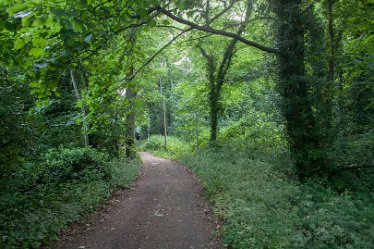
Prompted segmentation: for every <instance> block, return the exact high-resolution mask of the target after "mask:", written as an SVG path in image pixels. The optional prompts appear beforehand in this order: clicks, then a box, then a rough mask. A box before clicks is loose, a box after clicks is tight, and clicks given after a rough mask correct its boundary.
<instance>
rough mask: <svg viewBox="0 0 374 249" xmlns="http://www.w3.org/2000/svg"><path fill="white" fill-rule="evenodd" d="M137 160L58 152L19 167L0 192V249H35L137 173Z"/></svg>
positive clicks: (75, 151)
mask: <svg viewBox="0 0 374 249" xmlns="http://www.w3.org/2000/svg"><path fill="white" fill-rule="evenodd" d="M139 166H140V163H139V161H138V160H133V161H129V160H127V159H124V158H114V159H110V158H109V156H108V155H107V154H105V153H102V152H98V151H96V150H94V149H91V148H87V149H85V148H59V149H52V150H49V151H48V152H46V153H45V154H44V155H43V156H42V157H41V158H40V159H39V160H37V161H35V162H28V163H24V164H23V165H22V167H21V168H20V169H19V170H17V171H16V172H15V173H13V174H12V175H11V176H9V177H7V178H4V179H2V180H5V179H6V181H2V182H1V183H2V184H1V191H0V248H7V249H12V248H39V247H40V246H41V245H42V244H46V243H49V242H50V241H52V240H54V239H57V236H58V233H59V232H60V231H61V229H63V228H64V227H66V225H67V224H69V223H71V222H73V221H75V220H77V219H79V218H80V217H81V216H82V215H83V214H85V213H87V212H88V211H90V210H93V209H95V208H96V207H98V205H99V204H100V203H101V202H102V201H103V200H105V199H106V198H108V197H109V196H110V194H111V193H112V192H113V191H114V190H116V189H119V188H122V187H125V186H126V185H127V184H128V183H129V182H130V181H131V180H132V179H133V178H134V177H135V176H136V175H137V174H138V172H139Z"/></svg>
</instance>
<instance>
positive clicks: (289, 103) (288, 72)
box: [277, 0, 326, 180]
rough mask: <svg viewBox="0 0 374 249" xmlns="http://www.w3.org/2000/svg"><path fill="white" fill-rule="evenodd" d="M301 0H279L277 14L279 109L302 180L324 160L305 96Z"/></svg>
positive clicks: (310, 108) (323, 163) (312, 116)
mask: <svg viewBox="0 0 374 249" xmlns="http://www.w3.org/2000/svg"><path fill="white" fill-rule="evenodd" d="M300 3H301V0H279V1H278V6H277V15H278V18H279V28H278V43H279V44H278V46H279V49H280V52H279V54H278V59H279V91H280V94H281V96H282V104H281V110H282V112H283V114H284V117H285V119H286V123H287V124H286V128H287V133H288V136H289V143H290V150H291V155H292V157H293V159H294V161H295V166H296V169H297V173H298V175H299V178H300V179H301V180H304V179H305V178H306V177H308V176H311V175H316V174H320V173H322V172H323V170H324V165H325V162H326V161H325V155H324V153H323V150H321V149H320V146H319V143H320V136H321V134H320V132H319V131H318V129H317V126H316V121H315V117H314V115H313V110H312V106H311V100H310V98H309V96H308V79H307V77H306V74H305V65H304V60H305V58H304V57H305V55H304V30H303V22H302V15H301V11H300Z"/></svg>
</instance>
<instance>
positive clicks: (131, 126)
mask: <svg viewBox="0 0 374 249" xmlns="http://www.w3.org/2000/svg"><path fill="white" fill-rule="evenodd" d="M133 73H134V67H133V66H131V68H130V74H131V75H132V74H133ZM136 95H137V93H136V92H134V91H133V89H131V86H128V87H127V88H126V101H127V102H128V103H129V108H128V110H127V114H126V124H125V146H126V157H127V158H133V157H135V148H134V145H135V140H134V138H135V110H134V107H135V98H136Z"/></svg>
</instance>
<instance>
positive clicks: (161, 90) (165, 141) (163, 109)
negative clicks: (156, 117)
mask: <svg viewBox="0 0 374 249" xmlns="http://www.w3.org/2000/svg"><path fill="white" fill-rule="evenodd" d="M160 93H161V97H162V113H163V123H164V127H163V128H164V147H165V150H167V149H168V147H167V139H166V137H167V123H166V105H165V98H164V94H163V89H162V78H161V77H160Z"/></svg>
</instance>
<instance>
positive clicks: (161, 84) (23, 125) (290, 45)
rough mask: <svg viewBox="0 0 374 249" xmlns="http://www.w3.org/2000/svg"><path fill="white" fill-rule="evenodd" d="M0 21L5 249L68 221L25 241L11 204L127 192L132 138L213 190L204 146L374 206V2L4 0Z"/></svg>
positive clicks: (0, 231) (0, 229)
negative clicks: (77, 192) (85, 192)
mask: <svg viewBox="0 0 374 249" xmlns="http://www.w3.org/2000/svg"><path fill="white" fill-rule="evenodd" d="M0 16H1V18H0V90H1V91H0V181H1V183H0V191H1V192H0V198H1V200H6V201H3V204H1V206H0V210H2V211H3V210H6V212H5V211H4V215H3V214H1V215H0V223H3V224H4V225H1V226H0V235H1V236H2V237H1V239H0V242H1V243H2V244H1V243H0V245H5V246H6V248H17V247H19V246H21V245H23V246H24V248H28V247H30V248H34V247H35V248H37V247H38V246H39V245H40V244H41V243H46V242H48V241H50V240H51V239H53V236H56V234H57V233H58V231H59V230H60V229H61V227H62V226H61V224H58V225H56V227H58V228H51V229H50V230H48V229H46V231H45V233H44V234H43V235H40V238H41V239H35V240H34V239H32V237H35V236H31V235H30V236H29V237H27V238H26V237H22V236H23V235H22V236H20V235H17V232H16V230H17V229H19V228H17V227H13V228H12V229H9V227H8V225H9V223H11V221H10V218H9V217H17V219H20V220H21V219H22V217H21V216H19V214H17V211H15V209H16V208H13V209H10V207H11V206H13V207H18V208H26V206H27V202H28V200H29V199H30V198H31V199H32V198H34V197H35V196H37V195H39V197H38V198H40V200H43V198H50V199H48V200H50V201H52V202H53V200H54V198H55V197H54V196H55V195H58V193H61V192H63V191H64V189H77V188H78V187H77V186H80V187H82V188H85V187H87V186H88V185H90V184H93V183H94V182H95V184H99V185H100V186H101V189H102V190H103V192H100V193H93V195H95V194H96V195H97V196H100V195H104V194H103V193H104V192H106V191H107V189H111V190H113V189H115V188H118V186H120V185H121V184H120V183H118V181H119V179H117V178H116V177H115V175H116V174H117V173H118V170H121V166H120V165H122V164H123V167H124V168H125V169H126V167H127V168H128V170H129V171H126V170H123V171H121V172H122V173H123V174H125V175H126V174H128V177H125V178H126V181H127V182H128V181H130V180H131V177H133V176H135V175H136V173H135V171H136V167H137V166H136V165H137V164H138V161H137V159H136V151H137V150H138V147H139V146H138V145H139V144H138V143H137V142H136V139H140V140H143V143H144V144H143V147H142V148H145V149H148V150H153V151H158V153H163V155H166V156H172V157H175V158H178V157H179V156H180V157H184V158H185V159H184V160H185V161H186V162H187V163H190V164H191V165H193V166H192V167H195V168H196V169H195V170H196V172H197V173H198V174H201V177H203V178H204V179H208V180H207V181H208V182H209V184H210V183H211V182H210V178H205V177H208V176H209V177H218V178H219V177H220V176H214V174H213V172H211V171H209V169H208V166H206V167H207V171H202V170H201V169H200V168H198V166H196V165H195V161H194V160H195V159H196V160H197V158H200V157H201V154H199V153H206V154H207V156H208V157H209V158H210V157H216V156H217V153H218V154H219V152H220V151H221V152H222V153H223V154H224V153H228V154H230V155H231V153H234V152H235V151H236V154H235V153H234V155H233V158H237V159H238V161H240V158H245V159H243V160H244V161H246V162H247V163H248V162H249V161H247V160H253V161H255V162H256V163H254V165H256V166H255V167H258V168H256V170H259V171H261V167H260V166H259V165H261V163H257V161H261V162H265V163H267V165H266V166H264V168H263V169H264V171H261V173H259V179H262V178H261V177H263V178H266V177H265V176H264V174H265V173H266V172H268V171H273V172H277V173H276V174H283V175H284V176H285V178H287V179H288V181H289V182H290V184H301V185H298V186H301V187H300V188H299V187H298V189H297V190H295V189H293V191H295V192H298V193H301V192H302V193H304V192H303V191H304V190H303V189H304V187H305V186H308V184H312V183H313V184H315V185H313V186H318V187H315V188H316V189H318V191H322V190H321V189H328V190H329V191H333V192H334V193H336V194H337V196H339V195H340V194H344V193H347V192H352V193H353V196H354V197H357V198H358V199H360V198H361V195H364V196H366V197H367V196H369V197H370V198H372V191H373V186H374V181H373V179H374V178H373V173H374V73H373V72H374V49H373V45H374V33H373V30H374V21H373V20H374V1H373V0H317V1H314V0H271V1H265V0H175V1H164V0H158V1H156V0H146V1H136V0H0ZM152 136H154V137H152ZM161 136H163V138H161ZM204 150H206V151H204ZM201 151H204V152H201ZM189 153H192V154H193V155H195V156H196V158H195V157H193V156H191V154H190V156H189V157H186V154H189ZM194 153H195V154H194ZM228 154H227V155H228ZM225 155H226V154H225ZM186 158H187V159H186ZM200 159H201V158H200ZM200 159H199V160H200ZM229 159H230V157H229V156H227V157H224V156H222V160H223V161H225V160H227V162H228V163H227V167H228V168H230V167H231V166H230V165H231V164H232V165H234V164H236V162H231V161H230V160H229ZM207 160H208V159H207ZM269 165H271V166H269ZM220 167H221V166H220V165H218V166H217V170H221V171H225V170H227V169H223V168H224V167H222V168H220ZM233 170H234V169H233ZM115 172H117V173H115ZM199 172H200V173H199ZM207 172H210V173H211V174H212V175H209V174H207ZM264 172H265V173H264ZM225 174H229V173H227V172H226V173H225ZM266 174H267V173H266ZM117 177H118V174H117ZM232 177H240V176H237V175H233V176H232ZM243 177H245V176H243ZM282 179H283V178H282ZM83 182H85V183H84V184H83ZM222 182H225V180H222ZM295 182H296V183H295ZM86 183H87V184H88V185H85V184H86ZM80 184H83V185H82V186H81V185H80ZM212 184H213V183H212ZM214 184H218V185H219V183H216V182H215V183H214ZM282 184H283V180H282ZM218 185H217V186H216V185H214V186H215V187H217V189H216V190H217V191H218V190H219V189H220V187H219V186H218ZM90 186H91V185H90ZM93 186H94V185H92V186H91V187H90V188H91V189H93V188H95V187H93ZM209 186H210V185H209ZM209 186H208V187H207V188H209ZM292 186H294V185H292ZM48 188H49V189H50V190H48V191H47V189H48ZM290 188H291V187H290ZM320 188H321V189H320ZM213 189H214V188H213ZM52 190H53V191H52ZM54 190H55V192H54ZM221 190H222V191H223V192H224V191H226V190H223V189H221ZM227 191H228V190H227ZM230 191H231V190H230ZM308 191H311V190H310V189H309V190H306V192H308ZM315 191H317V190H315ZM71 195H73V193H71ZM285 195H286V194H285ZM333 195H334V194H331V195H330V193H329V194H327V195H326V196H328V197H326V198H333V197H332V196H333ZM358 196H359V197H358ZM366 197H365V198H366ZM369 197H368V198H369ZM69 198H70V197H66V198H65V199H64V200H63V201H68V199H69ZM240 198H241V197H240ZM285 198H286V197H285ZM337 198H338V197H337ZM352 198H353V197H352ZM322 199H323V198H322ZM353 199H354V198H353ZM363 199H364V198H363ZM365 200H366V199H365ZM59 201H62V200H59ZM99 202H100V201H99V200H98V201H97V203H99ZM38 205H39V204H38V203H37V202H35V203H33V204H32V205H31V206H33V208H35V209H36V207H38ZM84 205H86V206H92V205H93V204H92V205H91V204H87V203H86V204H84V203H83V206H84ZM95 205H96V204H95ZM230 205H231V204H230ZM57 206H59V205H56V207H57ZM224 208H225V207H222V209H224ZM235 208H236V207H234V208H233V209H234V210H236V209H235ZM88 209H89V208H88ZM82 210H83V209H82ZM85 210H86V209H85ZM28 212H32V210H29V211H25V213H28ZM79 212H80V211H79ZM79 212H78V211H77V213H79ZM82 212H83V211H82ZM40 215H42V214H40ZM371 215H372V214H371ZM7 216H8V217H7ZM20 217H21V218H20ZM8 218H9V219H8ZM71 220H74V217H68V218H67V219H66V221H64V222H61V223H62V224H65V223H68V222H70V221H71ZM238 222H239V221H238ZM56 223H58V222H56ZM41 226H44V227H45V226H47V225H46V224H41ZM24 229H26V230H27V229H29V228H28V227H26V228H25V227H24ZM7 230H8V231H7ZM21 230H22V229H21ZM9 231H14V233H12V234H11V235H10V234H9ZM232 231H233V230H229V232H228V233H227V234H229V235H227V236H228V237H227V238H229V239H228V240H229V241H231V242H230V243H234V244H235V243H239V242H238V241H237V240H239V239H238V238H236V237H235V236H234V235H232V234H231V232H232ZM365 231H366V230H365ZM12 236H13V237H12ZM230 236H234V237H230ZM313 236H314V235H313ZM357 236H360V235H357ZM365 236H367V237H365V238H366V239H368V238H369V239H370V236H373V235H372V234H371V235H367V234H366V235H365ZM311 237H312V235H311ZM15 238H17V239H15ZM339 238H340V237H339ZM371 239H373V237H371ZM373 240H374V239H373ZM25 241H26V242H25ZM22 243H30V244H22ZM274 243H275V242H274ZM290 243H291V242H290ZM331 243H332V245H335V244H334V243H337V242H336V241H335V242H331ZM341 243H343V242H341ZM344 243H345V244H344ZM344 243H343V244H344V245H350V243H353V244H352V245H357V244H354V243H356V242H351V241H345V242H344ZM291 244H292V243H291ZM291 244H287V245H285V246H284V247H280V248H291V247H292V246H291ZM369 244H370V243H369ZM294 245H295V244H294ZM12 246H13V247H12ZM245 246H248V245H247V244H246V245H245ZM245 246H243V247H240V243H239V244H237V248H246V247H245ZM252 246H253V245H252ZM256 246H257V247H253V248H268V247H266V246H264V245H256ZM292 248H302V247H297V246H296V247H292ZM310 248H312V247H310ZM313 248H323V247H318V246H317V245H316V247H313ZM329 248H335V247H329ZM336 248H350V247H349V246H347V247H336ZM362 248H370V245H368V247H362Z"/></svg>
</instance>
